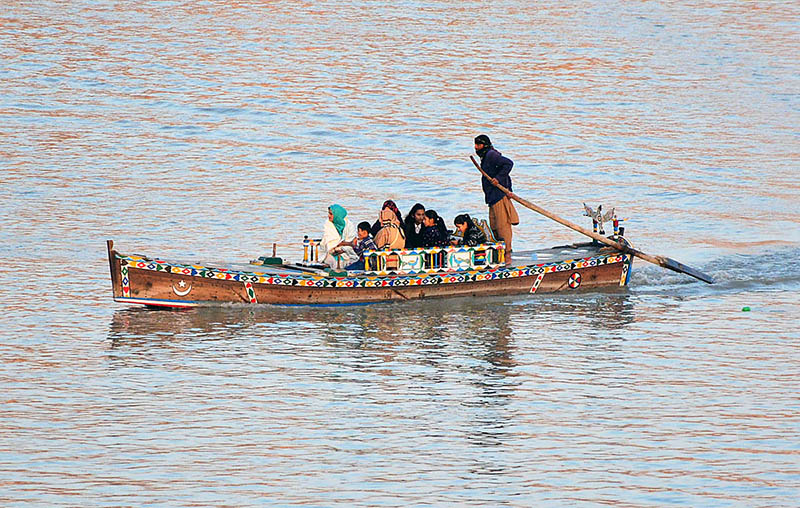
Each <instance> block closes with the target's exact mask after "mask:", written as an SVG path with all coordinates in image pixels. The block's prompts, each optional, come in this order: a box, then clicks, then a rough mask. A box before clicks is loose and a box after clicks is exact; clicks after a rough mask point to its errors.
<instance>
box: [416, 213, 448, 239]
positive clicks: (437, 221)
mask: <svg viewBox="0 0 800 508" xmlns="http://www.w3.org/2000/svg"><path fill="white" fill-rule="evenodd" d="M423 222H424V224H425V228H424V229H423V230H422V246H423V247H425V248H428V247H446V246H447V245H449V244H450V232H449V231H447V226H445V225H444V219H442V218H441V217H439V214H438V213H436V211H435V210H427V211H426V212H425V219H424V221H423Z"/></svg>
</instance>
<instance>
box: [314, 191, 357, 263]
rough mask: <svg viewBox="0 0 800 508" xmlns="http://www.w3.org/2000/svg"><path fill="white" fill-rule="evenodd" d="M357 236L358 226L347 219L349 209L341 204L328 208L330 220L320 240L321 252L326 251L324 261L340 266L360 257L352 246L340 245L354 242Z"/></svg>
mask: <svg viewBox="0 0 800 508" xmlns="http://www.w3.org/2000/svg"><path fill="white" fill-rule="evenodd" d="M355 237H356V228H354V227H353V224H352V223H351V222H350V221H349V220H348V219H347V210H345V209H344V208H342V207H341V206H339V205H331V206H330V208H328V221H327V222H326V223H325V229H324V230H323V233H322V241H320V244H319V245H320V252H324V253H325V258H324V260H323V261H322V262H323V263H325V264H327V265H328V266H330V267H331V268H340V267H344V266H347V265H349V264H350V263H352V262H354V261H355V260H356V259H358V256H356V253H355V251H354V250H353V248H352V247H350V246H343V247H340V246H339V244H341V243H342V242H352V241H353V240H354V239H355Z"/></svg>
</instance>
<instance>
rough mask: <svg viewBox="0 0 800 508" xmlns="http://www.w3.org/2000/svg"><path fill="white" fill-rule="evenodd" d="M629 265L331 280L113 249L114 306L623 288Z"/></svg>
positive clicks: (605, 257) (604, 259) (615, 256)
mask: <svg viewBox="0 0 800 508" xmlns="http://www.w3.org/2000/svg"><path fill="white" fill-rule="evenodd" d="M631 260H632V258H631V256H629V255H626V254H621V253H618V252H613V253H606V254H600V253H596V254H595V255H593V256H590V257H585V258H580V259H569V260H559V261H553V262H549V263H541V264H536V265H533V264H530V265H523V266H510V267H499V268H493V269H485V270H473V271H453V272H445V273H436V274H430V273H428V274H407V275H384V276H365V275H363V274H358V275H349V276H345V277H331V276H319V275H312V274H302V273H274V272H273V273H268V272H246V271H238V270H229V269H224V268H212V267H206V266H201V265H184V264H176V263H168V262H165V261H159V260H153V259H149V258H144V257H138V256H124V255H120V254H118V253H116V252H115V251H113V249H112V248H111V246H109V262H110V264H111V272H112V277H111V278H112V284H113V287H114V299H115V300H117V301H120V302H128V303H141V304H145V305H161V306H168V307H190V306H194V305H198V304H209V303H212V304H213V303H271V304H293V305H334V304H356V303H374V302H381V301H399V300H413V299H420V298H443V297H454V296H490V295H510V294H524V293H543V292H553V291H562V290H575V289H580V288H584V289H585V288H597V287H604V286H620V285H621V286H624V285H626V284H627V282H628V277H629V274H630V265H631Z"/></svg>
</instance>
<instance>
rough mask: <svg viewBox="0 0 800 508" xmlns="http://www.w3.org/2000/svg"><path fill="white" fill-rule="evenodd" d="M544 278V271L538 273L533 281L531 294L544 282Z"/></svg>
mask: <svg viewBox="0 0 800 508" xmlns="http://www.w3.org/2000/svg"><path fill="white" fill-rule="evenodd" d="M542 279H544V272H542V273H540V274H539V275H537V276H536V280H535V281H533V286H531V294H533V293H535V292H536V290H537V289H539V284H541V283H542Z"/></svg>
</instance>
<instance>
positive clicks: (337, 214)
mask: <svg viewBox="0 0 800 508" xmlns="http://www.w3.org/2000/svg"><path fill="white" fill-rule="evenodd" d="M328 210H330V211H331V213H333V225H334V226H335V227H336V231H338V232H339V235H340V236H341V234H342V231H344V218H345V217H347V210H345V209H344V208H343V207H341V206H340V205H331V206H330V207H329V208H328Z"/></svg>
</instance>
